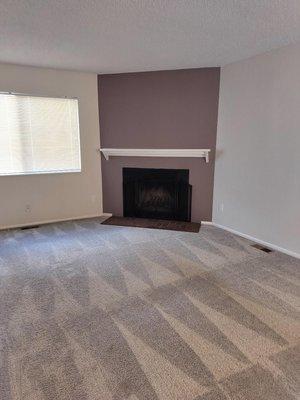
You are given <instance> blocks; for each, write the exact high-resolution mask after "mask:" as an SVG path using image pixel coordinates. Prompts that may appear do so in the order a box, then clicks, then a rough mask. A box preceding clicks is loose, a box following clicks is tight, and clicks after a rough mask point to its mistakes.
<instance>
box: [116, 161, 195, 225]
mask: <svg viewBox="0 0 300 400" xmlns="http://www.w3.org/2000/svg"><path fill="white" fill-rule="evenodd" d="M191 201H192V186H191V185H190V184H189V170H187V169H153V168H123V215H124V217H136V218H154V219H167V220H176V221H191Z"/></svg>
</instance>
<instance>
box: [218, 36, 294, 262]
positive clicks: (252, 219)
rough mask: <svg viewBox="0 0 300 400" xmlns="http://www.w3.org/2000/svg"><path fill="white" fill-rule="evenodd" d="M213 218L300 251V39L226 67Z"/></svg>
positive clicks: (282, 246)
mask: <svg viewBox="0 0 300 400" xmlns="http://www.w3.org/2000/svg"><path fill="white" fill-rule="evenodd" d="M222 207H223V211H222ZM213 221H214V223H216V224H219V225H222V226H225V227H227V228H231V229H233V230H236V231H239V232H241V233H244V234H247V235H250V236H252V237H255V238H257V239H259V240H261V241H264V242H268V243H270V244H272V245H274V246H279V247H281V248H283V249H285V250H287V252H290V253H291V254H293V253H298V254H300V43H298V44H295V45H290V46H287V47H283V48H281V49H278V50H274V51H271V52H269V53H266V54H263V55H259V56H256V57H252V58H250V59H248V60H244V61H241V62H236V63H233V64H230V65H227V66H225V67H224V68H222V69H221V86H220V100H219V121H218V134H217V159H216V167H215V184H214V207H213Z"/></svg>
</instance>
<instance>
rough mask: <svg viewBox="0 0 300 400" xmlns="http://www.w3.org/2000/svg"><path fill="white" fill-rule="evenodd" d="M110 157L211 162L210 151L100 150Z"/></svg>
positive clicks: (107, 157)
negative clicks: (197, 159) (182, 159)
mask: <svg viewBox="0 0 300 400" xmlns="http://www.w3.org/2000/svg"><path fill="white" fill-rule="evenodd" d="M100 151H101V153H102V154H103V155H104V157H105V159H106V160H108V159H109V157H198V158H205V161H206V162H207V163H208V161H209V152H210V149H100Z"/></svg>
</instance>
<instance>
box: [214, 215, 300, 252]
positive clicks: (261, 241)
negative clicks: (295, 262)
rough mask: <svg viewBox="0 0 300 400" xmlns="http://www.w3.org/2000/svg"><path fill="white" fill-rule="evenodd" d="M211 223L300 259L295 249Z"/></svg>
mask: <svg viewBox="0 0 300 400" xmlns="http://www.w3.org/2000/svg"><path fill="white" fill-rule="evenodd" d="M212 225H213V226H215V227H217V228H220V229H224V230H225V231H228V232H231V233H234V234H235V235H238V236H241V237H243V238H245V239H248V240H252V241H253V242H255V243H258V244H261V245H264V246H267V247H269V248H270V249H272V250H276V251H280V252H281V253H284V254H287V255H288V256H291V257H295V258H299V259H300V253H297V252H295V251H292V250H288V249H285V248H284V247H280V246H277V245H276V244H273V243H269V242H266V241H265V240H261V239H258V238H256V237H254V236H251V235H248V234H246V233H242V232H240V231H237V230H235V229H232V228H229V227H227V226H224V225H220V224H216V223H215V222H213V223H212Z"/></svg>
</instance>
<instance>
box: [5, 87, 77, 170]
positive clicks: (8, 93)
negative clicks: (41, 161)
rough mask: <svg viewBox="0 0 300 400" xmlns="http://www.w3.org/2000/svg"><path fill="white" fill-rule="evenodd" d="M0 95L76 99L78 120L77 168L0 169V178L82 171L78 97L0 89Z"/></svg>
mask: <svg viewBox="0 0 300 400" xmlns="http://www.w3.org/2000/svg"><path fill="white" fill-rule="evenodd" d="M0 95H11V96H23V97H40V98H49V99H66V100H76V101H77V120H78V154H79V168H78V169H72V170H67V169H66V170H52V171H51V170H48V171H35V172H32V171H28V172H12V173H3V172H1V169H0V178H2V177H12V176H27V175H28V176H29V175H30V176H32V175H57V174H80V173H82V152H81V132H80V112H79V98H78V97H71V96H55V95H45V94H31V93H20V92H11V91H1V90H0Z"/></svg>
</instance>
